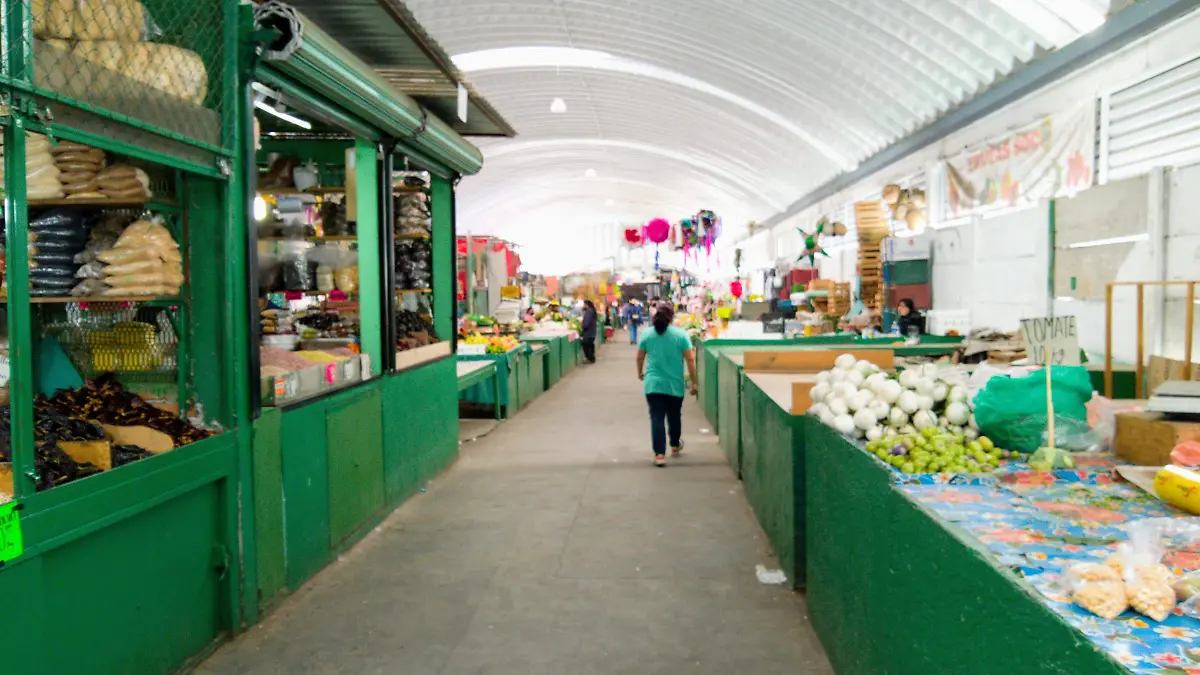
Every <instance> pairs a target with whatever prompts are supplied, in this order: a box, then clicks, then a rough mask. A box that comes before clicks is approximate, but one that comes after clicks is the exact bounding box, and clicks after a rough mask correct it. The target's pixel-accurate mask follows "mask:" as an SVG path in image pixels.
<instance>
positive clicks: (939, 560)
mask: <svg viewBox="0 0 1200 675" xmlns="http://www.w3.org/2000/svg"><path fill="white" fill-rule="evenodd" d="M805 426H806V433H807V446H808V449H809V450H811V452H807V453H806V454H805V462H806V464H807V468H808V475H809V477H810V478H811V480H810V481H809V495H808V505H809V508H808V535H807V536H808V547H807V548H808V551H809V555H808V587H807V601H808V610H809V611H808V616H809V617H810V618H811V620H812V623H813V626H814V628H815V629H816V631H817V634H818V636H819V637H820V639H821V642H822V644H823V645H824V646H825V650H826V652H827V653H828V654H829V658H830V660H831V661H832V662H833V666H834V669H835V670H836V671H837V672H838V674H839V675H880V674H883V673H897V674H901V673H937V674H938V675H1014V674H1017V673H1019V674H1020V675H1063V674H1065V673H1072V674H1074V673H1079V674H1085V673H1086V675H1118V674H1124V675H1128V671H1127V670H1125V669H1124V668H1122V667H1121V666H1119V665H1117V664H1116V663H1114V662H1113V661H1111V660H1110V659H1109V658H1108V657H1107V656H1105V655H1103V654H1101V653H1100V652H1098V651H1097V650H1096V648H1095V647H1094V646H1093V645H1092V644H1091V643H1090V642H1089V641H1088V640H1086V639H1085V638H1084V637H1083V636H1082V635H1080V634H1079V633H1078V632H1076V631H1075V630H1074V629H1072V628H1070V627H1069V626H1068V625H1067V624H1066V623H1064V622H1063V621H1062V620H1061V619H1060V618H1059V617H1058V616H1057V615H1055V614H1054V613H1053V612H1051V611H1050V610H1049V609H1047V608H1045V607H1044V606H1043V605H1042V604H1041V603H1040V602H1039V601H1038V600H1037V599H1036V598H1035V597H1034V596H1035V594H1036V591H1034V590H1033V589H1032V588H1030V587H1029V586H1028V585H1026V584H1025V583H1024V582H1022V581H1020V580H1018V579H1017V578H1015V577H1014V576H1013V575H1012V574H1011V573H1010V572H1008V571H1007V570H1005V569H1001V568H997V567H996V566H995V564H994V563H993V562H992V561H991V559H990V558H989V557H988V555H987V554H986V553H985V552H983V551H981V550H980V549H977V548H975V547H974V546H973V545H972V544H969V543H968V542H967V540H966V539H965V535H964V536H962V537H960V536H959V535H957V534H955V532H954V530H953V529H952V528H953V527H954V526H953V525H952V524H951V523H946V522H944V521H940V520H938V519H937V517H936V516H935V515H934V514H932V513H931V512H928V511H925V510H924V509H922V508H921V507H919V506H918V505H916V504H915V503H913V502H912V501H910V500H908V499H907V498H906V497H905V496H904V495H903V494H902V493H901V492H900V491H898V490H895V489H893V488H892V486H891V475H890V472H889V471H888V470H886V469H885V468H883V467H882V466H880V465H878V464H876V463H875V462H874V461H873V460H872V459H871V458H870V457H868V456H867V454H866V453H864V452H862V451H861V450H859V449H858V448H856V447H854V446H852V445H851V444H850V443H849V442H848V441H846V440H845V439H844V438H842V437H841V436H839V435H838V434H837V433H836V432H834V431H833V430H831V429H828V428H826V427H825V426H823V425H821V424H819V423H812V422H811V420H810V421H809V423H807V424H806V425H805ZM912 626H916V627H922V630H924V629H925V628H928V629H929V630H932V631H933V634H935V635H936V638H935V639H914V635H913V631H912V630H906V627H912ZM964 650H965V651H964Z"/></svg>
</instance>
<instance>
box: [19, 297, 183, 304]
mask: <svg viewBox="0 0 1200 675" xmlns="http://www.w3.org/2000/svg"><path fill="white" fill-rule="evenodd" d="M7 301H8V300H7V298H5V299H3V302H7ZM29 302H30V304H34V305H65V304H69V303H73V302H76V303H88V304H98V303H104V302H108V303H113V302H131V303H133V302H136V303H155V304H158V305H179V304H181V301H180V299H179V298H169V297H168V298H160V297H154V296H137V295H128V296H122V295H111V296H109V295H99V296H91V297H71V296H64V297H54V298H44V297H36V298H29Z"/></svg>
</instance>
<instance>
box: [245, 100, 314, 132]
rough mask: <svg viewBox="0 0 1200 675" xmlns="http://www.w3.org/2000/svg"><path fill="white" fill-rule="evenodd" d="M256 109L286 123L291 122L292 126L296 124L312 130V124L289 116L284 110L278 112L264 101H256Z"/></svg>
mask: <svg viewBox="0 0 1200 675" xmlns="http://www.w3.org/2000/svg"><path fill="white" fill-rule="evenodd" d="M254 107H255V108H258V109H259V110H261V111H263V112H265V113H267V114H270V115H274V116H275V117H278V118H279V119H281V120H283V121H284V122H290V123H292V124H295V125H296V126H298V127H300V128H301V129H305V130H308V129H312V124H310V123H309V122H307V121H305V120H302V119H300V118H299V117H296V116H295V115H289V114H287V113H285V112H283V111H282V110H276V109H275V108H272V107H271V106H269V105H267V104H266V103H264V102H262V101H255V102H254Z"/></svg>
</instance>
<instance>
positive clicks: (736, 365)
mask: <svg viewBox="0 0 1200 675" xmlns="http://www.w3.org/2000/svg"><path fill="white" fill-rule="evenodd" d="M745 365H746V358H745V357H744V356H743V355H742V354H741V353H740V352H738V353H722V354H721V355H720V358H719V359H718V362H717V371H718V377H719V378H720V381H721V382H722V383H723V384H722V385H721V387H720V388H719V389H718V390H717V416H718V418H719V419H723V420H725V428H724V430H723V431H722V432H721V434H720V435H719V437H718V441H719V442H720V444H721V450H723V451H724V452H725V459H727V460H728V461H729V466H730V467H731V468H733V472H734V474H736V475H737V477H738V478H741V477H742V388H743V386H744V384H743V381H742V370H743V369H744V368H745Z"/></svg>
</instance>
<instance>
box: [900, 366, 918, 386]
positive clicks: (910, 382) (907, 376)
mask: <svg viewBox="0 0 1200 675" xmlns="http://www.w3.org/2000/svg"><path fill="white" fill-rule="evenodd" d="M920 379H921V376H920V375H919V374H918V373H917V371H915V370H911V369H910V370H903V371H901V372H900V386H901V387H904V388H905V389H916V388H917V381H918V380H920Z"/></svg>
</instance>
